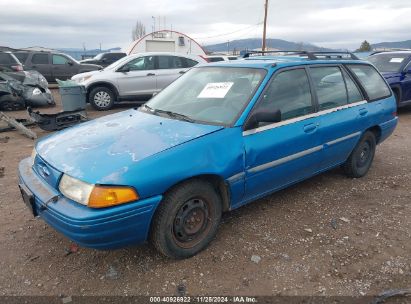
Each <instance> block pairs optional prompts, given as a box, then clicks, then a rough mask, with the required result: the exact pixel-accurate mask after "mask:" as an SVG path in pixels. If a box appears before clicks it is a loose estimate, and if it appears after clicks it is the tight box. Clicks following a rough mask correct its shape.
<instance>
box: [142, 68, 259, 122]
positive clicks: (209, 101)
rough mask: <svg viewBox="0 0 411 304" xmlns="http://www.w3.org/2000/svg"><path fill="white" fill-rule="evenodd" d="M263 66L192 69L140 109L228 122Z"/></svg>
mask: <svg viewBox="0 0 411 304" xmlns="http://www.w3.org/2000/svg"><path fill="white" fill-rule="evenodd" d="M265 75H266V71H265V70H263V69H251V68H235V67H199V68H193V69H191V70H190V71H189V72H187V73H186V74H184V75H183V76H182V77H180V78H179V79H178V80H176V81H175V82H173V83H172V84H171V85H170V86H168V87H167V88H166V89H164V90H163V91H162V92H161V93H160V94H158V95H156V96H155V97H154V98H152V99H151V100H150V101H149V102H147V103H146V105H145V106H143V107H142V108H141V109H142V111H147V112H151V113H153V114H166V115H168V116H170V117H174V118H177V119H178V118H185V120H189V121H198V122H203V123H210V124H218V125H230V124H232V123H233V122H234V120H235V119H236V118H237V117H238V115H239V114H240V112H241V111H242V110H243V108H244V107H245V105H246V104H247V103H248V102H249V101H250V99H251V98H252V96H253V95H254V93H255V91H256V89H257V88H258V86H259V84H260V83H261V81H262V80H263V79H264V76H265Z"/></svg>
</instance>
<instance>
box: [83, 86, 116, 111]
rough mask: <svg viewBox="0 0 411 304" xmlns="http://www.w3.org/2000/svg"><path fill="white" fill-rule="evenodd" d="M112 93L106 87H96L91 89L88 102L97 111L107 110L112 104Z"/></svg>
mask: <svg viewBox="0 0 411 304" xmlns="http://www.w3.org/2000/svg"><path fill="white" fill-rule="evenodd" d="M114 98H115V97H114V93H113V91H112V90H110V89H109V88H107V87H96V88H94V89H92V90H91V92H90V95H89V102H90V104H91V105H92V106H93V108H95V109H96V110H98V111H105V110H109V109H111V108H112V107H113V105H114Z"/></svg>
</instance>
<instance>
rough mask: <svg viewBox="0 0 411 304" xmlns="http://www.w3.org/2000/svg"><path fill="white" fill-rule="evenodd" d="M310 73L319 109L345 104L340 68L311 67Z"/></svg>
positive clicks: (345, 93)
mask: <svg viewBox="0 0 411 304" xmlns="http://www.w3.org/2000/svg"><path fill="white" fill-rule="evenodd" d="M310 73H311V77H312V79H313V83H314V87H315V90H316V92H317V97H318V104H319V109H320V111H321V110H326V109H332V108H335V107H339V106H343V105H346V104H347V100H348V98H347V91H346V89H345V82H344V78H343V76H342V74H341V70H340V68H338V67H318V68H313V67H312V68H310Z"/></svg>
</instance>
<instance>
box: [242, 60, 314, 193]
mask: <svg viewBox="0 0 411 304" xmlns="http://www.w3.org/2000/svg"><path fill="white" fill-rule="evenodd" d="M266 107H270V108H275V109H278V110H280V111H281V122H278V123H274V124H269V125H265V126H259V127H257V128H256V129H252V130H246V131H244V132H243V139H244V145H245V151H246V152H245V163H246V190H245V196H246V197H245V201H248V200H252V199H255V198H257V197H259V196H261V195H263V194H266V193H269V192H271V191H274V190H277V189H280V188H283V187H285V186H287V185H289V184H291V183H294V182H297V181H299V180H301V179H304V178H306V177H308V176H310V175H312V174H314V173H315V172H317V171H318V168H319V162H320V158H319V157H320V154H321V149H322V147H321V143H320V138H319V135H318V132H317V131H318V127H319V122H318V118H317V117H316V115H315V113H314V112H315V105H314V103H313V96H312V94H311V88H310V83H309V78H308V74H307V71H306V69H305V68H301V67H299V68H294V69H287V70H282V71H280V72H277V74H276V75H275V76H274V77H273V79H272V80H271V82H270V83H269V85H268V86H267V88H266V89H265V91H264V92H263V94H262V97H260V100H259V102H258V103H257V105H256V106H255V107H254V109H253V111H259V110H264V108H266Z"/></svg>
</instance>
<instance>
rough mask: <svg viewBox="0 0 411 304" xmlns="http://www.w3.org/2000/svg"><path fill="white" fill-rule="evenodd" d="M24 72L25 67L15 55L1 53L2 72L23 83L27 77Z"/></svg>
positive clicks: (0, 67) (0, 70)
mask: <svg viewBox="0 0 411 304" xmlns="http://www.w3.org/2000/svg"><path fill="white" fill-rule="evenodd" d="M23 71H24V69H23V65H22V64H21V62H20V61H19V60H18V59H17V57H16V56H14V55H13V53H11V52H4V51H0V72H3V73H6V74H7V75H9V76H11V77H13V78H15V79H17V80H19V81H23V80H24V77H25V76H24V72H23Z"/></svg>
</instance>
